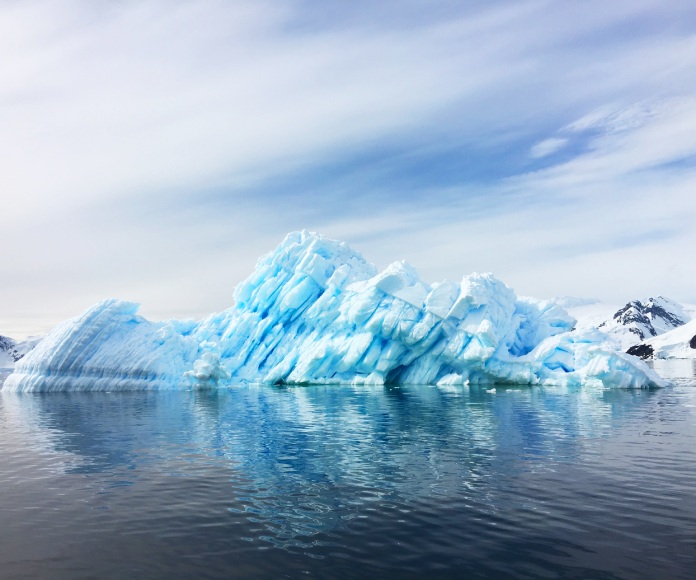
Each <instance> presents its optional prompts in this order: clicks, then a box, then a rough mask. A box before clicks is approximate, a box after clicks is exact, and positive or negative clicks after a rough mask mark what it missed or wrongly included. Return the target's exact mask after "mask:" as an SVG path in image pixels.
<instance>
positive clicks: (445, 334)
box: [3, 231, 664, 391]
mask: <svg viewBox="0 0 696 580" xmlns="http://www.w3.org/2000/svg"><path fill="white" fill-rule="evenodd" d="M137 310H138V305H137V304H134V303H132V302H125V301H121V300H115V299H109V300H105V301H103V302H100V303H99V304H97V305H95V306H93V307H92V308H90V309H89V310H88V311H87V312H85V313H84V314H82V315H81V316H79V317H77V318H75V319H73V320H69V321H66V322H64V323H62V324H61V325H59V326H58V327H56V328H55V329H54V330H53V331H52V332H50V333H49V334H48V336H46V338H45V339H44V340H43V341H42V342H41V343H40V344H39V345H38V346H37V347H36V348H35V349H34V350H33V351H32V352H30V353H29V354H28V355H27V356H25V357H24V358H23V359H21V360H20V361H19V362H18V363H17V365H16V367H15V370H14V373H13V374H11V375H10V376H9V377H8V379H7V380H6V382H5V385H4V387H3V388H4V389H6V390H12V391H54V390H117V389H165V388H190V387H215V386H219V385H225V384H232V383H234V382H235V381H236V382H239V381H244V382H251V383H266V384H314V383H321V384H342V383H351V384H385V383H396V384H432V385H436V384H439V385H464V384H470V385H494V384H500V383H506V384H520V385H563V386H576V385H595V386H614V387H623V388H645V387H653V386H662V385H664V381H663V380H662V379H661V378H660V377H659V376H658V375H657V374H656V373H654V372H653V371H652V370H651V369H650V368H649V367H648V366H647V365H646V364H645V363H644V362H643V361H641V360H639V359H637V358H636V357H633V356H630V355H627V354H625V353H622V352H620V351H618V350H617V347H616V344H615V342H614V341H612V340H611V339H610V338H609V337H607V335H605V334H603V333H601V332H599V331H596V330H589V331H585V332H577V331H576V332H574V331H573V328H574V325H575V322H576V321H575V319H573V318H572V317H571V316H569V315H568V314H567V312H566V311H565V310H564V309H563V308H562V307H560V306H559V305H558V304H557V303H556V302H554V301H540V300H535V299H531V298H523V297H517V296H516V295H515V293H514V292H513V290H512V289H511V288H509V287H508V286H506V285H505V284H504V283H502V282H501V281H499V280H497V279H496V278H495V277H494V276H493V275H491V274H471V275H469V276H465V277H464V278H463V279H462V280H461V282H460V283H455V282H451V281H444V282H441V283H436V284H427V283H425V282H423V281H422V280H421V279H420V278H419V277H418V274H417V273H416V271H415V269H414V268H413V267H412V266H410V265H408V264H407V263H405V262H395V263H393V264H391V265H390V266H388V267H387V268H386V269H385V270H384V271H382V272H378V271H377V269H376V268H375V267H374V266H373V265H372V264H370V263H369V262H367V261H366V260H365V259H364V258H363V257H362V256H361V255H360V254H359V253H357V252H356V251H354V250H353V249H351V248H350V247H349V246H348V245H347V244H345V243H343V242H338V241H335V240H331V239H327V238H325V237H323V236H320V235H318V234H315V233H311V232H307V231H302V232H294V233H291V234H289V235H288V236H287V237H286V238H285V240H284V241H283V242H282V243H281V244H280V245H279V246H278V247H277V248H276V249H275V250H274V251H273V252H271V253H270V254H268V255H266V256H263V257H262V258H260V259H259V261H258V263H257V265H256V269H255V271H254V272H253V274H252V275H251V276H250V277H249V278H248V279H247V280H246V281H244V282H242V283H241V284H240V285H238V286H237V288H236V289H235V292H234V305H233V306H232V307H231V308H229V309H227V310H225V311H223V312H220V313H216V314H212V315H210V316H209V317H207V318H205V319H203V320H201V321H199V322H194V321H177V320H169V321H160V322H155V321H149V320H146V319H145V318H143V317H142V316H139V315H138V314H137Z"/></svg>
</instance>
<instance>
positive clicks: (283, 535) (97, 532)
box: [0, 381, 696, 577]
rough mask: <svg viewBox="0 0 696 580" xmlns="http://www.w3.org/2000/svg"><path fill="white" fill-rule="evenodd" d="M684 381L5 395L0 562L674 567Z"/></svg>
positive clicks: (174, 568)
mask: <svg viewBox="0 0 696 580" xmlns="http://www.w3.org/2000/svg"><path fill="white" fill-rule="evenodd" d="M692 384H693V383H689V382H688V381H687V382H686V383H684V384H682V385H677V386H676V387H675V388H673V389H660V390H657V391H624V390H617V389H611V390H603V389H597V390H595V389H587V388H585V389H562V388H541V387H534V388H509V387H500V386H499V387H496V389H495V391H492V389H486V388H478V387H471V388H466V387H460V386H450V387H429V386H424V387H417V386H413V387H401V388H395V387H383V386H379V387H378V386H372V387H368V386H361V387H356V386H345V387H337V386H336V385H333V386H328V387H323V386H312V387H295V388H281V387H270V386H239V387H237V388H233V389H219V390H209V391H206V390H194V391H183V392H159V393H153V392H149V393H148V392H145V393H114V394H108V393H54V394H17V393H5V392H2V391H0V417H1V421H0V482H1V483H2V487H0V509H1V510H2V512H1V513H2V514H3V522H4V523H3V530H2V531H1V532H0V535H1V537H2V542H0V565H1V566H2V569H3V570H5V571H6V573H7V574H8V575H11V576H13V577H14V576H18V575H23V574H25V575H29V576H35V575H45V574H47V573H49V571H50V572H52V573H53V574H55V575H57V576H61V575H62V576H65V575H72V574H73V573H76V575H104V574H109V573H111V574H116V575H119V574H123V573H141V574H146V575H148V576H150V577H152V576H155V577H156V576H162V577H165V576H171V575H172V574H174V575H177V574H179V575H185V574H196V575H197V576H199V577H201V576H205V575H206V574H207V575H209V576H211V577H219V576H235V575H236V576H248V575H250V574H255V575H261V576H264V575H265V576H269V577H270V576H279V575H289V576H296V575H300V574H301V573H303V572H308V573H310V574H316V575H319V576H327V575H330V576H331V575H336V576H350V577H353V576H358V575H361V574H372V575H375V574H377V575H380V576H382V577H384V576H387V575H389V574H393V575H394V576H400V577H403V576H404V575H406V576H408V575H414V576H416V575H419V574H423V573H428V574H430V575H433V574H435V575H437V574H438V573H440V574H442V575H451V574H452V573H454V572H458V573H461V572H464V573H466V572H476V573H479V574H481V575H483V576H489V577H493V576H500V575H502V576H505V575H515V576H525V575H531V576H533V575H537V574H539V573H540V572H541V571H542V570H545V571H547V572H549V573H554V572H555V573H561V574H571V575H578V576H587V575H594V576H596V575H597V574H598V573H606V574H608V575H612V574H617V575H622V576H623V575H645V574H648V575H649V574H650V572H651V571H653V572H654V573H655V574H657V573H658V571H659V572H660V573H662V574H669V575H671V576H672V577H675V576H676V577H678V576H680V575H684V577H687V576H688V575H689V574H688V573H689V572H690V571H693V555H694V553H693V544H692V543H691V542H692V539H693V537H695V534H696V501H694V499H696V498H695V497H694V495H695V492H694V490H695V489H696V468H695V467H694V465H696V462H694V459H696V446H695V445H694V443H695V442H696V421H695V420H694V418H695V417H694V415H695V413H694V411H695V406H696V389H694V388H693V386H691V385H692ZM690 567H691V570H690Z"/></svg>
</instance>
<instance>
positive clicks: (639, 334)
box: [599, 296, 691, 350]
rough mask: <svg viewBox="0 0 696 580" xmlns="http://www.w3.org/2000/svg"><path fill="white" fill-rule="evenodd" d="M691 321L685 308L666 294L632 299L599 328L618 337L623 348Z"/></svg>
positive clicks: (625, 348)
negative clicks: (642, 299)
mask: <svg viewBox="0 0 696 580" xmlns="http://www.w3.org/2000/svg"><path fill="white" fill-rule="evenodd" d="M689 320H691V316H690V314H689V313H687V312H686V310H685V309H684V307H683V306H682V305H681V304H679V303H678V302H675V301H674V300H670V299H669V298H665V297H663V296H658V297H657V298H648V299H647V300H644V301H640V300H634V301H633V302H629V303H628V304H626V305H625V306H623V307H622V308H620V309H619V310H617V311H616V313H615V314H614V316H613V317H612V318H611V319H610V320H606V321H604V322H602V323H601V324H599V329H600V330H601V331H603V332H606V333H607V334H609V335H611V336H613V337H614V338H616V339H617V340H618V341H619V342H620V344H621V348H622V350H627V349H628V348H630V347H631V346H633V345H635V344H637V343H639V342H642V341H644V340H648V339H650V338H652V337H656V336H659V335H661V334H664V333H666V332H669V331H672V330H674V329H675V328H679V327H680V326H683V325H684V324H686V323H687V322H689Z"/></svg>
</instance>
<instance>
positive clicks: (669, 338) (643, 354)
mask: <svg viewBox="0 0 696 580" xmlns="http://www.w3.org/2000/svg"><path fill="white" fill-rule="evenodd" d="M627 352H628V354H632V355H635V356H639V357H640V358H644V359H651V358H657V359H665V358H696V320H692V321H691V322H687V323H686V324H684V325H682V326H680V327H678V328H675V329H674V330H670V331H669V332H665V333H664V334H660V335H659V336H655V337H653V338H650V339H648V340H645V341H643V342H640V343H638V344H635V345H633V346H632V347H631V348H629V349H628V351H627Z"/></svg>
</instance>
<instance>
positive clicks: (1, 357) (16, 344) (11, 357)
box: [0, 335, 41, 368]
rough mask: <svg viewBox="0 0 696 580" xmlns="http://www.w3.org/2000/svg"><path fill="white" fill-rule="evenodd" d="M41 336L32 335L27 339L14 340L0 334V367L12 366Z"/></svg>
mask: <svg viewBox="0 0 696 580" xmlns="http://www.w3.org/2000/svg"><path fill="white" fill-rule="evenodd" d="M40 340H41V338H37V337H32V338H28V339H27V340H20V341H17V340H14V339H13V338H10V337H9V336H2V335H0V368H12V367H14V363H16V362H17V361H18V360H20V359H21V358H23V357H24V355H26V354H27V353H28V352H29V351H30V350H32V349H33V348H34V347H35V346H36V345H37V344H39V341H40Z"/></svg>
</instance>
